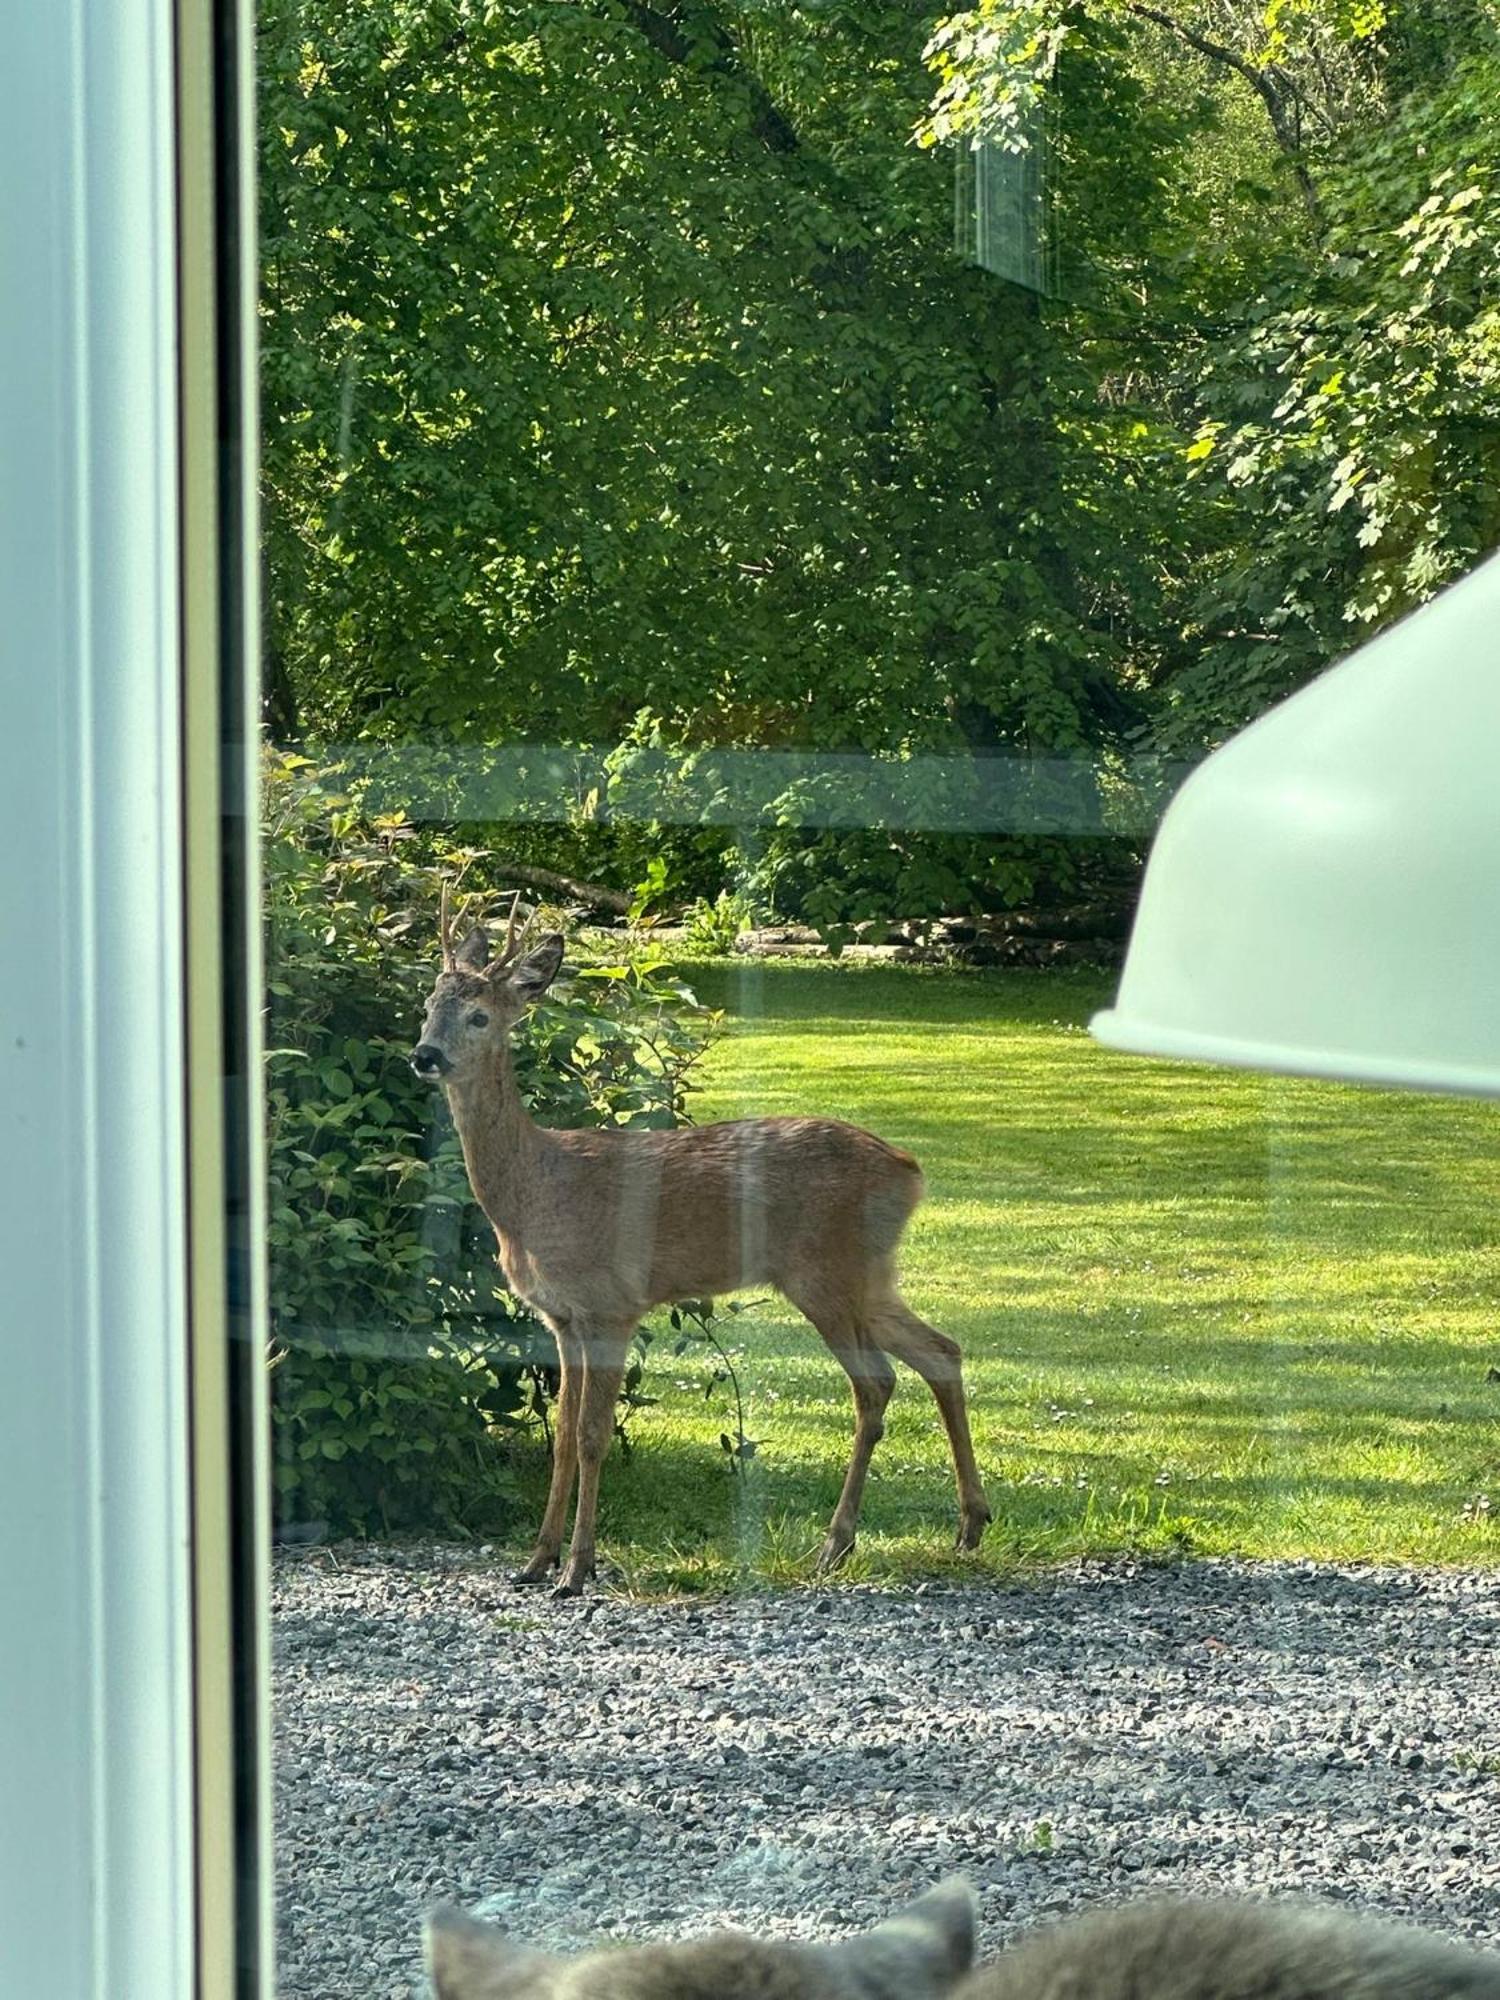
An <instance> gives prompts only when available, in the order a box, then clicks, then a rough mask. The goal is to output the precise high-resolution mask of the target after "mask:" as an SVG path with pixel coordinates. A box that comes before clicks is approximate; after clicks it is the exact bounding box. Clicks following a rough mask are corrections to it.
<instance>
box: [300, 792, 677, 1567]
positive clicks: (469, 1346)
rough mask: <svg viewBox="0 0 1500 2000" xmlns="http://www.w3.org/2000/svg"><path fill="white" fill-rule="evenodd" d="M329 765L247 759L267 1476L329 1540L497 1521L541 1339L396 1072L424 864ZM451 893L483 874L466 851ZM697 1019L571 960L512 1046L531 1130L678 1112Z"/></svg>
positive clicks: (541, 1384)
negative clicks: (262, 885) (264, 984)
mask: <svg viewBox="0 0 1500 2000" xmlns="http://www.w3.org/2000/svg"><path fill="white" fill-rule="evenodd" d="M337 776H338V774H337V773H320V772H319V771H318V770H317V769H316V768H315V767H313V766H312V765H311V764H310V763H309V762H308V761H307V760H306V759H303V758H299V757H286V756H279V757H276V758H273V759H271V760H270V761H269V762H268V765H267V769H266V785H265V803H266V821H267V837H266V842H265V874H266V885H267V896H268V923H269V937H268V944H269V952H270V960H271V982H270V991H271V1011H270V1021H269V1027H268V1037H269V1041H270V1045H271V1046H270V1054H269V1059H268V1060H269V1076H268V1097H269V1111H270V1135H269V1144H270V1197H269V1205H270V1263H271V1298H272V1336H273V1349H272V1360H273V1373H272V1383H273V1410H274V1417H275V1483H276V1491H277V1497H278V1507H279V1511H280V1513H281V1515H282V1516H283V1518H284V1519H286V1520H288V1521H293V1522H304V1523H305V1522H308V1521H312V1520H320V1521H322V1522H324V1523H326V1524H327V1526H328V1527H329V1528H330V1529H332V1530H335V1531H343V1530H351V1529H352V1530H355V1531H365V1530H370V1529H378V1530H384V1529H389V1528H400V1527H410V1526H413V1525H418V1524H420V1525H423V1526H427V1527H432V1526H441V1527H463V1528H469V1529H473V1530H476V1531H480V1530H483V1529H486V1528H496V1527H498V1526H500V1525H501V1524H502V1523H503V1521H504V1519H505V1516H506V1509H507V1501H508V1496H509V1491H510V1478H509V1459H508V1455H507V1453H506V1450H505V1448H504V1445H505V1433H506V1431H507V1430H511V1429H514V1428H515V1427H516V1426H517V1425H520V1424H523V1423H526V1422H528V1421H533V1420H534V1421H539V1422H545V1418H546V1408H547V1399H548V1394H549V1376H550V1372H551V1369H552V1368H553V1366H554V1365H555V1349H554V1348H553V1346H552V1342H551V1336H550V1334H548V1333H547V1332H546V1330H545V1329H544V1328H540V1327H538V1326H537V1325H536V1324H535V1323H534V1322H533V1321H532V1320H531V1319H530V1318H529V1317H528V1316H527V1315H526V1314H525V1313H524V1312H523V1311H522V1310H521V1309H520V1308H519V1307H518V1306H517V1305H516V1303H515V1302H514V1301H513V1300H512V1299H510V1298H509V1297H508V1295H507V1294H506V1293H504V1292H503V1291H502V1290H501V1289H500V1288H499V1283H498V1273H497V1270H496V1266H495V1244H494V1237H493V1234H492V1232H491V1230H490V1228H489V1225H488V1223H487V1222H486V1220H485V1218H484V1216H483V1214H482V1212H481V1211H480V1210H479V1209H478V1208H477V1207H476V1206H475V1204H474V1202H473V1200H472V1198H471V1196H470V1194H469V1190H468V1186H467V1182H466V1179H465V1175H464V1167H463V1161H462V1158H461V1156H460V1154H459V1151H458V1146H457V1141H456V1139H455V1138H454V1136H453V1132H452V1128H451V1125H450V1123H449V1121H448V1118H447V1115H446V1112H445V1110H444V1108H443V1105H442V1102H441V1099H440V1097H439V1096H438V1095H437V1094H436V1093H434V1092H433V1091H432V1090H431V1088H430V1086H428V1085H425V1084H422V1083H420V1082H419V1081H418V1080H417V1078H416V1077H415V1076H414V1075H413V1074H412V1072H411V1069H410V1067H409V1065H408V1063H407V1061H406V1057H407V1052H408V1050H409V1049H410V1046H411V1042H412V1039H413V1036H414V1034H415V1031H416V1028H417V1026H418V1024H419V1022H420V1019H421V1012H422V1005H423V1001H424V998H425V995H426V992H427V989H428V988H429V986H430V985H431V981H432V977H433V970H434V966H433V959H434V940H435V938H436V934H437V932H436V926H437V871H436V870H435V869H434V868H433V867H432V866H430V865H429V864H430V862H431V860H432V859H433V857H432V856H431V855H428V854H426V853H424V852H423V849H422V843H421V842H420V841H419V840H418V839H417V838H416V836H415V835H414V833H413V830H412V828H410V827H409V826H406V825H404V824H403V823H402V822H401V821H400V820H399V818H397V817H396V816H394V815H389V816H379V815H375V816H372V815H370V814H369V813H367V812H366V811H365V810H364V809H363V807H362V804H361V800H360V798H359V796H358V794H357V793H350V792H344V791H340V790H339V789H338V788H337ZM457 858H458V860H459V861H460V862H462V861H464V860H467V861H468V862H469V868H468V874H467V877H466V880H467V881H468V882H470V883H475V882H482V880H483V870H484V864H485V858H484V857H482V856H481V857H471V856H459V857H457ZM710 1025H711V1017H709V1016H708V1015H707V1014H706V1013H705V1012H704V1010H702V1009H701V1008H699V1007H698V1006H697V1005H696V1003H695V1002H694V1000H693V998H692V996H691V994H690V993H689V992H688V991H687V989H686V988H684V987H683V986H681V985H680V984H679V983H678V982H677V981H676V980H675V979H673V978H672V977H671V976H670V975H669V974H668V973H667V972H666V971H665V969H664V968H662V967H661V966H659V965H655V964H653V963H652V962H650V960H649V959H645V958H642V959H638V960H637V961H636V962H635V963H633V964H632V965H630V966H621V965H592V966H591V965H583V966H581V967H576V968H575V969H574V971H573V974H572V976H571V978H569V979H567V980H565V982H564V983H563V984H562V986H561V988H560V989H554V990H553V991H552V992H551V993H549V994H548V995H547V997H546V998H545V999H544V1000H543V1001H542V1002H541V1003H540V1004H539V1005H538V1006H537V1007H536V1008H535V1009H534V1010H533V1011H532V1013H531V1015H530V1016H529V1017H528V1020H527V1023H526V1026H525V1028H524V1030H522V1031H521V1032H520V1034H519V1035H518V1037H517V1072H518V1074H519V1076H520V1078H521V1083H522V1088H523V1090H524V1092H525V1094H526V1095H527V1097H528V1099H529V1101H530V1103H531V1104H532V1106H533V1108H534V1110H535V1111H536V1114H537V1116H538V1117H540V1118H541V1119H542V1120H543V1121H544V1122H545V1123H547V1124H550V1125H559V1126H580V1125H596V1124H621V1125H647V1126H659V1125H669V1124H674V1123H677V1122H679V1121H680V1120H681V1119H682V1118H683V1117H684V1115H685V1113H686V1098H687V1093H688V1091H689V1089H690V1088H691V1073H692V1068H693V1064H694V1062H695V1060H696V1058H697V1056H698V1054H699V1052H700V1051H701V1049H702V1048H703V1046H704V1043H705V1040H706V1037H707V1034H708V1031H709V1028H710Z"/></svg>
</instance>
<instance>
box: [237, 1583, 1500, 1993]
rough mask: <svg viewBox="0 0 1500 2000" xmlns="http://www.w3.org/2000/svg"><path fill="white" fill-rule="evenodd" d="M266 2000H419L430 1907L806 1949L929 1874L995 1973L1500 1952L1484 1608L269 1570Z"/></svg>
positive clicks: (1284, 1596) (1333, 1592) (1137, 1590)
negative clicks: (1010, 1966)
mask: <svg viewBox="0 0 1500 2000" xmlns="http://www.w3.org/2000/svg"><path fill="white" fill-rule="evenodd" d="M275 1605H276V1609H275V1628H274V1629H275V1657H276V1669H277V1671H276V1704H277V1709H276V1714H277V1732H276V1734H277V1812H276V1819H277V1829H278V1842H279V1847H278V1856H277V1894H278V1919H279V1933H280V1955H281V1958H280V1963H281V1975H280V1986H279V1992H280V1994H281V1996H282V2000H395V1997H396V1996H400V2000H408V1996H411V1995H414V1994H418V1993H421V1992H422V1991H423V1990H424V1989H423V1985H422V1981H421V1978H420V1972H419V1954H418V1946H417V1927H418V1919H419V1915H420V1912H421V1910H422V1909H423V1907H424V1906H425V1905H426V1904H428V1903H429V1902H432V1901H434V1900H437V1899H439V1898H451V1899H453V1900H456V1901H458V1902H461V1903H464V1904H467V1905H476V1904H482V1905H483V1906H484V1907H485V1908H486V1909H487V1910H488V1911H489V1912H490V1913H491V1914H494V1915H497V1916H500V1917H502V1918H503V1919H505V1920H506V1921H507V1922H509V1923H512V1924H514V1926H515V1928H517V1929H518V1930H524V1931H525V1932H526V1933H527V1934H528V1935H530V1936H531V1937H533V1938H535V1939H536V1940H538V1941H541V1942H552V1943H556V1944H569V1943H574V1942H581V1941H583V1940H586V1939H594V1938H599V1937H602V1936H606V1935H615V1936H632V1935H633V1936H637V1937H648V1936H656V1935H660V1936H667V1935H678V1934H681V1933H683V1932H686V1931H688V1930H692V1929H695V1928H704V1927H707V1926H710V1925H713V1924H718V1923H736V1924H742V1925H745V1926H747V1927H749V1928H753V1929H757V1930H763V1931H768V1932H777V1933H780V1934H782V1935H785V1936H803V1937H831V1936H834V1935H837V1934H838V1933H840V1932H841V1931H843V1930H845V1929H847V1928H850V1927H854V1926H857V1925H860V1924H863V1923H864V1922H866V1921H868V1920H873V1919H874V1918H876V1917H879V1916H882V1915H884V1914H885V1913H886V1912H887V1911H888V1909H889V1908H890V1906H891V1904H892V1903H893V1902H895V1901H896V1900H898V1899H899V1898H901V1897H902V1896H905V1895H906V1894H907V1893H909V1892H910V1891H912V1890H914V1889H919V1888H923V1887H925V1886H927V1885H928V1884H930V1883H931V1882H933V1881H934V1880H935V1879H936V1878H937V1877H938V1876H940V1875H942V1874H943V1873H945V1872H947V1871H950V1870H953V1869H962V1870H964V1871H965V1872H966V1873H968V1874H969V1875H970V1876H971V1877H972V1878H973V1879H974V1881H975V1882H976V1883H977V1884H978V1885H979V1888H980V1891H981V1897H982V1913H983V1942H984V1947H985V1948H986V1949H989V1950H993V1949H994V1948H995V1947H996V1946H998V1945H999V1943H1000V1942H1001V1941H1002V1940H1003V1939H1004V1937H1005V1936H1006V1935H1008V1934H1009V1933H1010V1932H1011V1931H1013V1930H1014V1929H1016V1928H1017V1927H1019V1926H1022V1925H1025V1924H1029V1923H1031V1922H1033V1921H1034V1920H1036V1919H1038V1918H1043V1917H1048V1916H1052V1915H1055V1914H1057V1913H1059V1912H1062V1911H1066V1910H1071V1909H1073V1908H1074V1907H1076V1906H1077V1905H1080V1904H1084V1903H1094V1902H1098V1901H1101V1900H1104V1901H1111V1900H1119V1899H1122V1898H1125V1897H1128V1896H1134V1895H1140V1894H1142V1893H1145V1892H1148V1891H1153V1890H1162V1889H1169V1888H1170V1889H1177V1890H1210V1889H1228V1888H1237V1887H1245V1886H1249V1887H1253V1888H1255V1889H1257V1890H1288V1889H1301V1890H1306V1891H1310V1892H1312V1893H1314V1894H1316V1895H1319V1896H1323V1897H1331V1898H1338V1899H1341V1900H1346V1901H1348V1902H1351V1903H1354V1904H1356V1905H1359V1906H1361V1907H1365V1908H1369V1909H1381V1910H1385V1911H1388V1912H1391V1913H1394V1914H1397V1915H1405V1916H1410V1917H1414V1918H1419V1919H1424V1920H1426V1921H1428V1922H1431V1923H1434V1924H1437V1925H1439V1926H1442V1927H1444V1928H1446V1929H1448V1930H1449V1931H1451V1932H1453V1933H1455V1934H1458V1935H1462V1936H1467V1937H1469V1938H1471V1939H1473V1940H1474V1941H1476V1942H1488V1943H1490V1944H1497V1945H1500V1728H1497V1725H1496V1705H1495V1696H1496V1668H1497V1664H1500V1661H1497V1652H1500V1575H1497V1574H1494V1573H1472V1572H1432V1571H1427V1572H1416V1571H1409V1570H1381V1569H1368V1568H1360V1569H1352V1568H1351V1569H1335V1568H1328V1567H1322V1566H1312V1565H1307V1564H1264V1563H1261V1564H1242V1563H1228V1562H1207V1563H1194V1564H1187V1565H1184V1566H1182V1567H1178V1568H1155V1567H1146V1566H1142V1565H1136V1564H1131V1563H1109V1564H1087V1565H1081V1566H1073V1567H1070V1568H1067V1569H1064V1570H1059V1571H1052V1572H1049V1573H1047V1574H1045V1575H1042V1576H1038V1577H1032V1578H1027V1579H1025V1580H1022V1581H1019V1582H1010V1583H999V1582H992V1581H985V1582H976V1583H974V1584H972V1585H964V1586H950V1585H946V1584H943V1585H924V1586H918V1587H917V1588H915V1589H903V1590H889V1591H887V1590H879V1589H871V1588H862V1587H860V1588H843V1589H832V1590H829V1591H827V1592H824V1593H819V1592H817V1591H809V1592H800V1593H796V1594H787V1593H781V1594H777V1595H775V1596H759V1597H746V1598H740V1599H735V1600H732V1601H728V1602H716V1603H711V1604H681V1603H677V1604H649V1605H643V1604H634V1603H628V1602H624V1601H620V1600H616V1599H611V1598H608V1597H595V1598H588V1599H584V1600H582V1601H579V1602H572V1603H561V1604H554V1603H552V1602H551V1601H550V1600H549V1599H540V1600H538V1599H536V1598H534V1597H530V1596H523V1595H521V1594H520V1593H518V1592H516V1591H515V1590H513V1589H512V1588H511V1587H510V1586H509V1584H508V1583H507V1581H506V1575H505V1570H504V1568H503V1567H502V1566H500V1564H499V1559H498V1558H494V1559H491V1558H489V1557H488V1556H486V1555H484V1554H475V1553H474V1552H472V1551H462V1552H459V1551H454V1550H449V1549H436V1548H432V1547H425V1548H420V1549H401V1550H389V1549H387V1550H381V1549H367V1548H361V1549H355V1550H350V1549H346V1548H339V1549H337V1550H324V1551H318V1552H315V1553H313V1554H311V1555H308V1556H305V1557H300V1558H294V1557H291V1556H283V1557H280V1558H278V1562H277V1568H276V1578H275Z"/></svg>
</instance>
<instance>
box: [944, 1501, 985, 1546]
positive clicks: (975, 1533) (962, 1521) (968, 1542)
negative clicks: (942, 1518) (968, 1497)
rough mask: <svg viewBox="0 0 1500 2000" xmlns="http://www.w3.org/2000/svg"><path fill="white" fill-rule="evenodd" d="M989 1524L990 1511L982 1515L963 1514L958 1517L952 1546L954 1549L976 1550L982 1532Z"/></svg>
mask: <svg viewBox="0 0 1500 2000" xmlns="http://www.w3.org/2000/svg"><path fill="white" fill-rule="evenodd" d="M989 1524H990V1510H989V1508H988V1507H986V1508H985V1510H984V1512H983V1513H982V1514H980V1513H973V1514H963V1515H961V1516H960V1517H959V1523H958V1535H957V1538H956V1539H955V1541H954V1544H953V1546H954V1547H955V1548H956V1549H977V1548H978V1547H979V1544H980V1542H981V1541H982V1540H983V1538H984V1531H985V1529H986V1528H987V1527H988V1526H989Z"/></svg>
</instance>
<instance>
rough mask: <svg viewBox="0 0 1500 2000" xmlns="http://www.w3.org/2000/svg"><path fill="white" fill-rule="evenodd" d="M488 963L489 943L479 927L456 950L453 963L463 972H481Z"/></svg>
mask: <svg viewBox="0 0 1500 2000" xmlns="http://www.w3.org/2000/svg"><path fill="white" fill-rule="evenodd" d="M489 962H490V941H489V939H488V938H487V937H486V936H485V934H484V930H483V928H482V927H481V926H477V925H476V927H475V928H474V929H473V930H471V931H470V932H469V935H468V936H467V937H466V938H465V939H464V941H463V943H462V944H461V945H460V946H459V947H458V950H457V951H456V952H454V954H453V963H454V964H455V965H461V966H462V967H463V969H464V971H465V972H483V970H484V968H485V967H486V966H487V965H488V964H489Z"/></svg>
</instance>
